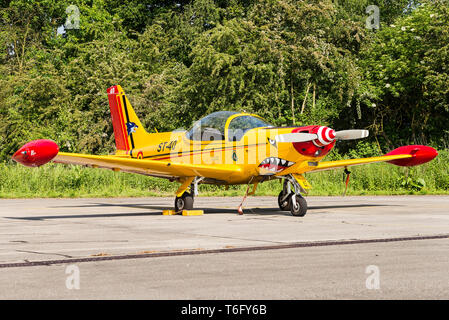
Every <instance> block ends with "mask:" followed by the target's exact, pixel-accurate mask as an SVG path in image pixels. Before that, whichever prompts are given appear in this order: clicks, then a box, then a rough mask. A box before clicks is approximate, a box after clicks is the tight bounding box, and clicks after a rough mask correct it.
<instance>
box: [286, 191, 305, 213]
mask: <svg viewBox="0 0 449 320" xmlns="http://www.w3.org/2000/svg"><path fill="white" fill-rule="evenodd" d="M293 198H294V199H295V204H293ZM289 200H290V201H289V203H290V212H291V213H292V215H294V216H296V217H304V216H305V215H306V213H307V201H306V199H304V198H303V197H301V196H300V195H298V194H293V195H292V196H291V197H290V198H289Z"/></svg>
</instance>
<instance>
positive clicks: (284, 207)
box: [278, 191, 294, 211]
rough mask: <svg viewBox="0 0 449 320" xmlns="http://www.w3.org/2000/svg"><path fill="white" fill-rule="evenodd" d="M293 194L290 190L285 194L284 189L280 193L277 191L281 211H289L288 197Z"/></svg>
mask: <svg viewBox="0 0 449 320" xmlns="http://www.w3.org/2000/svg"><path fill="white" fill-rule="evenodd" d="M293 194H294V193H293V192H291V193H290V194H288V195H287V196H285V195H286V194H285V193H284V191H281V193H279V196H278V205H279V209H281V210H282V211H290V198H291V197H292V195H293ZM284 197H285V199H284Z"/></svg>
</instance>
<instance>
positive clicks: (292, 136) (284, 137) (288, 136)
mask: <svg viewBox="0 0 449 320" xmlns="http://www.w3.org/2000/svg"><path fill="white" fill-rule="evenodd" d="M317 138H318V136H317V135H316V134H314V133H284V134H280V135H277V136H276V138H275V140H276V142H307V141H312V140H315V139H317Z"/></svg>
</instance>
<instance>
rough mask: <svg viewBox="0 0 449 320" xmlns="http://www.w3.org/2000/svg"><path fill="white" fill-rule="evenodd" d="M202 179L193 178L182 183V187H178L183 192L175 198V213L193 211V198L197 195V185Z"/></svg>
mask: <svg viewBox="0 0 449 320" xmlns="http://www.w3.org/2000/svg"><path fill="white" fill-rule="evenodd" d="M203 179H204V178H202V177H199V178H198V177H195V178H190V179H186V180H184V181H182V183H183V185H182V186H181V187H180V189H181V190H185V191H184V192H183V193H182V195H181V196H179V197H178V196H177V197H176V198H175V212H176V213H179V212H182V210H192V209H193V202H194V197H195V196H197V195H198V183H200V182H201V181H202V180H203ZM189 185H190V186H189ZM178 191H180V190H178Z"/></svg>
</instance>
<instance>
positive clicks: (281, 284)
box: [0, 196, 449, 299]
mask: <svg viewBox="0 0 449 320" xmlns="http://www.w3.org/2000/svg"><path fill="white" fill-rule="evenodd" d="M240 201H241V198H232V197H227V198H220V197H199V198H197V199H195V208H196V209H203V210H204V215H203V216H191V217H184V216H163V215H162V214H161V212H162V210H163V209H167V208H170V207H171V206H172V205H173V199H172V198H114V199H29V200H23V199H20V200H19V199H8V200H0V243H1V246H0V288H1V290H0V299H36V298H37V299H115V298H119V299H340V298H341V299H372V298H374V299H409V298H412V299H448V298H449V197H448V196H394V197H386V196H376V197H344V198H342V197H309V198H307V201H308V204H309V210H308V213H307V215H306V216H305V217H303V218H299V217H293V216H291V215H290V213H289V212H282V211H279V209H278V208H277V200H276V199H275V198H273V197H250V198H248V199H247V201H246V202H245V206H244V207H245V210H244V211H245V214H244V215H243V216H239V215H237V207H238V205H239V203H240ZM373 239H376V242H372V240H373ZM392 240H395V241H393V242H391V241H392ZM398 240H400V241H398ZM350 241H354V243H351V244H348V243H350ZM370 241H371V242H370ZM290 244H293V246H292V247H290V248H283V249H279V248H282V247H283V246H289V245H290ZM317 244H318V245H317ZM329 244H332V245H329ZM295 245H297V246H296V247H295ZM311 245H313V246H311ZM252 248H258V250H253V249H252ZM276 248H277V249H276ZM240 249H242V250H246V251H238V250H240ZM208 250H219V251H221V252H220V253H217V252H216V251H215V253H207V252H209V251H208ZM236 251H237V252H236ZM171 253H173V254H179V253H182V254H185V255H175V256H153V255H157V254H162V255H164V254H171ZM198 253H202V254H198ZM102 258H108V259H111V260H106V261H101V260H95V259H102ZM73 259H75V260H73ZM83 259H84V260H83ZM87 260H88V261H87ZM52 261H53V262H52ZM55 261H57V262H55ZM33 263H34V265H33ZM45 264H48V265H45ZM19 265H20V267H19ZM77 274H79V289H77V285H74V284H77V283H78V282H76V281H75V280H74V279H75V278H73V277H74V276H76V275H77ZM76 279H78V278H76ZM73 281H75V282H73Z"/></svg>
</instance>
